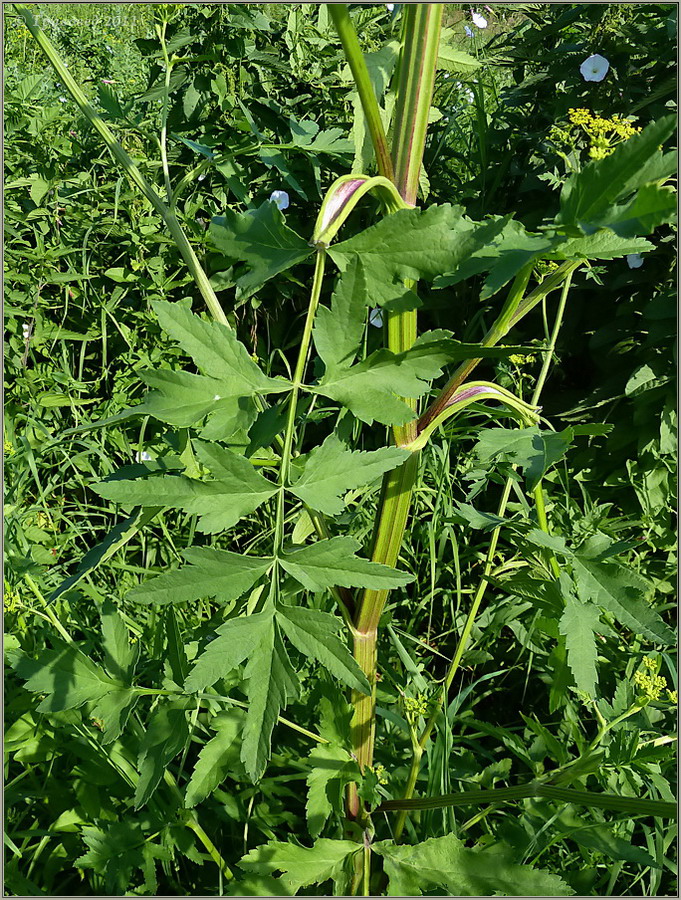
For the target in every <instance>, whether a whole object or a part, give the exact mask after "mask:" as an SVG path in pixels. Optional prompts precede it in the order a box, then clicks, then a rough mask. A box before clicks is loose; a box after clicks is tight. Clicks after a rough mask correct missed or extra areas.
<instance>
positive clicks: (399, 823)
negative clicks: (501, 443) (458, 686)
mask: <svg viewBox="0 0 681 900" xmlns="http://www.w3.org/2000/svg"><path fill="white" fill-rule="evenodd" d="M569 265H570V268H569V269H568V270H567V272H566V274H565V276H564V277H565V281H564V283H563V290H562V291H561V296H560V301H559V305H558V310H557V313H556V320H555V322H554V327H553V331H552V333H551V337H550V340H549V346H548V348H547V350H546V356H545V358H544V364H543V366H542V369H541V372H540V375H539V378H538V380H537V384H536V386H535V389H534V392H533V394H532V400H531V405H532V406H536V405H537V404H538V403H539V398H540V396H541V393H542V390H543V389H544V385H545V384H546V378H547V375H548V370H549V367H550V365H551V360H552V359H553V354H554V352H555V348H556V342H557V339H558V332H559V330H560V326H561V324H562V321H563V315H564V313H565V307H566V304H567V297H568V292H569V290H570V284H571V282H572V273H573V272H574V270H575V269H576V268H577V267H578V266H579V265H580V263H579V262H578V263H570V264H569ZM554 274H555V275H556V276H557V275H558V272H556V273H554ZM546 281H548V279H546ZM551 289H552V288H551ZM512 293H513V292H512ZM532 294H536V291H533V292H532ZM532 294H530V297H531V296H532ZM544 296H546V295H544ZM539 299H541V298H538V299H533V301H532V304H531V306H530V305H529V304H528V303H527V300H529V297H528V298H527V299H526V301H524V302H523V303H520V304H517V305H516V312H515V313H511V311H510V309H508V308H507V307H508V304H507V305H506V307H505V308H504V310H502V314H501V316H500V319H501V318H505V320H506V322H508V321H509V320H510V321H513V319H514V318H515V319H516V321H517V315H518V312H517V310H518V309H519V308H520V307H521V306H523V305H524V306H525V307H526V310H529V309H531V308H532V306H535V305H536V303H538V302H539ZM498 323H499V320H498V321H497V323H495V326H496V325H498ZM495 326H493V328H494V327H495ZM512 485H513V481H512V480H511V479H510V478H508V479H507V480H506V484H505V485H504V490H503V492H502V496H501V500H500V502H499V508H498V510H497V515H498V516H499V517H500V518H501V517H503V515H504V513H505V512H506V506H507V504H508V499H509V496H510V493H511V487H512ZM534 497H535V502H536V503H537V519H538V522H539V525H540V527H541V528H542V530H543V531H545V532H546V533H547V534H550V531H549V525H548V520H547V517H546V509H545V506H544V495H543V492H542V489H541V484H540V485H538V486H537V488H536V489H535V492H534ZM500 533H501V527H500V526H497V527H496V528H495V529H494V531H493V532H492V536H491V539H490V544H489V548H488V550H487V556H486V559H485V568H484V570H483V574H482V578H481V580H480V583H479V585H478V588H477V590H476V592H475V596H474V598H473V602H472V603H471V607H470V609H469V611H468V615H467V617H466V622H465V624H464V627H463V631H462V632H461V637H460V638H459V643H458V645H457V648H456V652H455V653H454V657H453V659H452V662H451V664H450V666H449V669H448V671H447V676H446V678H445V681H444V683H443V686H442V689H441V691H440V694H439V696H438V698H437V701H436V705H435V708H434V710H433V712H432V713H431V715H430V717H429V718H428V721H427V722H426V724H425V726H424V729H423V732H422V734H421V737H420V738H419V742H418V743H419V747H420V752H418V753H417V752H415V753H414V755H413V757H412V762H411V767H410V770H409V776H408V778H407V785H406V788H405V793H404V799H405V801H406V800H409V799H410V798H411V796H412V794H413V792H414V789H415V787H416V780H417V778H418V772H419V767H420V763H421V756H422V753H423V750H424V749H425V746H426V744H427V742H428V739H429V738H430V735H431V732H432V730H433V728H434V726H435V722H436V720H437V717H438V716H439V715H440V711H441V709H442V707H443V705H444V704H445V702H446V699H447V695H448V693H449V688H450V687H451V684H452V681H453V680H454V676H455V675H456V672H457V671H458V669H459V666H460V664H461V659H462V658H463V654H464V651H465V650H466V647H467V646H468V641H469V639H470V635H471V631H472V629H473V624H474V622H475V618H476V616H477V614H478V610H479V609H480V604H481V603H482V600H483V597H484V595H485V591H486V590H487V584H488V578H489V575H490V573H491V571H492V563H493V559H494V554H495V553H496V549H497V543H498V541H499V535H500ZM550 562H551V569H552V571H553V574H554V576H555V577H556V578H558V577H559V575H560V568H559V566H558V563H557V561H556V559H555V556H553V555H551V560H550ZM400 809H401V812H400V813H399V815H398V817H397V819H396V822H395V830H394V838H395V840H396V841H399V839H400V837H401V836H402V832H403V830H404V825H405V822H406V818H407V814H408V809H409V807H400Z"/></svg>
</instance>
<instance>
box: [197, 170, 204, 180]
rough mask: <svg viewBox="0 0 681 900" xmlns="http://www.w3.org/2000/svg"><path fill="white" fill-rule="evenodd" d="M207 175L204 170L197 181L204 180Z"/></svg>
mask: <svg viewBox="0 0 681 900" xmlns="http://www.w3.org/2000/svg"><path fill="white" fill-rule="evenodd" d="M205 177H206V173H205V172H202V173H201V174H200V175H199V177H198V178H197V179H196V180H197V181H203V179H204V178H205Z"/></svg>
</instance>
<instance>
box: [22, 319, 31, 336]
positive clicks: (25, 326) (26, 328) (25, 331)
mask: <svg viewBox="0 0 681 900" xmlns="http://www.w3.org/2000/svg"><path fill="white" fill-rule="evenodd" d="M21 330H22V332H23V335H24V340H25V341H27V340H28V339H29V338H30V336H31V326H30V325H29V324H28V322H24V324H23V325H22V326H21Z"/></svg>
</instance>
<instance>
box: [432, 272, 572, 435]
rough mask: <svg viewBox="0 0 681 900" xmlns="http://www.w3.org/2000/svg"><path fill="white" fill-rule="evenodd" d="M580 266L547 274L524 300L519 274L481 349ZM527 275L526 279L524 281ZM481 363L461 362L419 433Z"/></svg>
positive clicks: (471, 360) (497, 340)
mask: <svg viewBox="0 0 681 900" xmlns="http://www.w3.org/2000/svg"><path fill="white" fill-rule="evenodd" d="M580 265H581V262H566V263H563V265H562V266H560V268H558V269H556V271H555V272H554V273H553V274H552V275H549V277H548V278H545V279H544V280H543V281H542V283H541V284H540V285H537V287H536V288H535V289H534V290H533V291H531V292H530V293H529V294H528V295H527V297H525V298H522V292H523V291H524V289H525V287H526V285H527V281H528V280H529V272H527V271H525V272H521V273H520V274H519V275H518V276H517V278H516V280H515V282H514V284H513V287H512V288H511V292H510V294H509V297H508V299H507V301H506V303H505V304H504V308H503V309H502V311H501V313H500V315H499V318H498V319H497V320H496V322H495V323H494V325H492V327H491V328H490V329H489V331H488V332H487V334H486V335H485V336H484V338H483V339H482V342H481V343H482V346H483V347H493V346H495V344H497V343H498V342H499V341H500V340H501V339H502V338H503V337H505V336H506V335H507V334H508V332H509V331H510V330H511V328H513V327H514V326H515V325H517V324H518V322H519V321H520V320H521V319H522V318H523V316H526V315H527V313H528V312H530V310H532V309H534V307H535V306H536V305H537V304H538V303H539V302H541V301H542V300H543V299H544V298H545V297H546V296H547V295H548V294H549V293H550V292H551V291H554V290H556V288H558V287H560V286H561V285H562V284H564V281H565V280H566V278H567V277H568V276H571V274H572V273H573V272H574V270H575V269H576V268H578V267H579V266H580ZM526 275H527V278H525V276H526ZM523 280H524V284H523ZM521 285H522V289H521V290H520V294H519V293H518V289H519V288H520V286H521ZM480 362H482V360H481V359H467V360H466V362H464V363H462V364H461V365H460V366H459V367H458V369H457V370H456V371H455V372H454V374H453V375H452V377H451V378H450V379H449V381H448V382H447V384H446V385H445V386H444V387H443V389H442V391H441V393H440V394H439V396H438V397H437V398H436V400H434V401H433V403H432V404H431V405H430V406H429V407H428V409H427V410H426V411H425V412H424V413H423V415H422V416H421V418H420V419H419V423H418V427H419V431H421V430H422V429H423V428H425V427H426V426H427V425H428V424H429V423H430V422H432V421H433V419H435V418H436V417H437V416H438V415H439V414H440V413H441V412H442V410H443V409H444V408H445V407H446V406H447V404H448V403H449V399H450V397H451V396H452V394H453V393H454V392H455V391H457V390H458V389H459V388H460V387H461V385H462V384H463V382H464V381H465V380H466V379H467V378H468V376H469V375H470V373H471V372H472V371H473V369H474V368H475V367H476V366H477V365H478V363H480ZM542 386H543V383H542ZM532 405H533V406H536V403H532Z"/></svg>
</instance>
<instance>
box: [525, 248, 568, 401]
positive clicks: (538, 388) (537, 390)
mask: <svg viewBox="0 0 681 900" xmlns="http://www.w3.org/2000/svg"><path fill="white" fill-rule="evenodd" d="M578 265H579V263H575V264H574V265H573V266H572V268H571V269H570V270H569V271H568V272H567V274H566V275H565V281H564V282H563V290H562V291H561V293H560V300H559V301H558V309H557V310H556V318H555V321H554V323H553V330H552V332H551V337H550V338H549V345H548V347H547V348H546V349H545V350H544V361H543V363H542V367H541V371H540V373H539V376H538V377H537V383H536V385H535V387H534V392H533V394H532V400H531V405H532V406H536V405H537V403H538V402H539V398H540V396H541V393H542V391H543V390H544V385H545V384H546V379H547V377H548V374H549V369H550V368H551V363H552V362H553V356H554V354H555V352H556V343H557V341H558V332H559V331H560V327H561V325H562V324H563V316H564V315H565V307H566V306H567V298H568V293H569V291H570V285H571V284H572V275H573V273H574V270H575V269H576V268H577V266H578ZM544 296H546V295H544Z"/></svg>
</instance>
